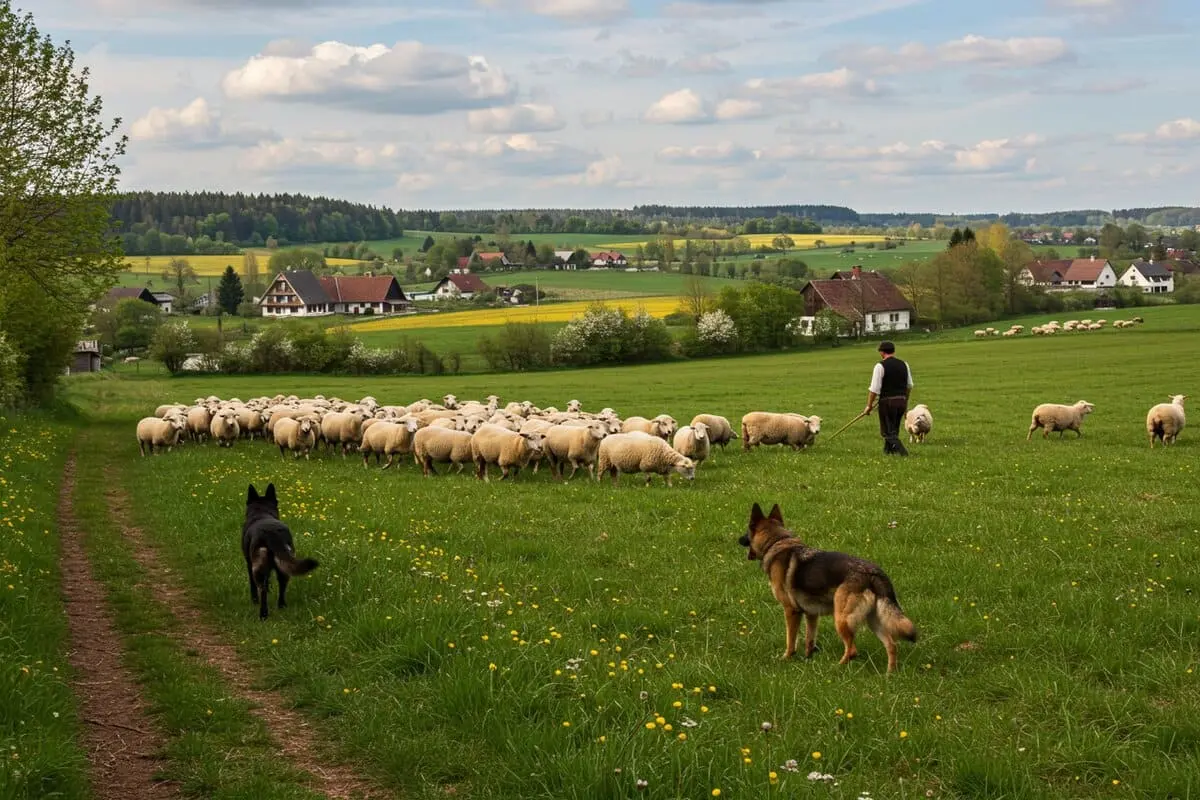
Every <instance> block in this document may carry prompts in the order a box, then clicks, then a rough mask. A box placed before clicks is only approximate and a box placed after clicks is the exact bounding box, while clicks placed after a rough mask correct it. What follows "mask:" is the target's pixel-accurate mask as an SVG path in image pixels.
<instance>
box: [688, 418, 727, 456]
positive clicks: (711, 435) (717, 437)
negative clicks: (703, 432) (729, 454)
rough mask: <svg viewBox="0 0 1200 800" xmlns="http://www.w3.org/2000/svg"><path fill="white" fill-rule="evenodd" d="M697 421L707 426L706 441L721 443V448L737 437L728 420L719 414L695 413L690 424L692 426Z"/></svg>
mask: <svg viewBox="0 0 1200 800" xmlns="http://www.w3.org/2000/svg"><path fill="white" fill-rule="evenodd" d="M698 423H704V424H705V425H707V426H708V441H709V442H711V443H712V444H719V445H721V449H722V450H724V449H725V445H727V444H729V443H730V442H731V441H733V440H734V439H736V438H738V435H737V432H736V431H734V429H733V426H732V425H731V424H729V420H727V419H726V418H725V417H722V416H720V415H719V414H697V415H696V416H694V417H692V421H691V425H692V426H693V427H694V426H695V425H697V424H698Z"/></svg>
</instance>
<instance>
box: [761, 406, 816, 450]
mask: <svg viewBox="0 0 1200 800" xmlns="http://www.w3.org/2000/svg"><path fill="white" fill-rule="evenodd" d="M820 432H821V418H820V417H815V416H814V417H805V416H803V415H801V414H791V413H788V414H776V413H772V412H769V411H751V412H750V413H749V414H746V415H745V416H744V417H742V449H743V450H749V449H750V448H752V447H758V446H759V445H760V444H786V445H789V446H790V447H791V448H792V449H793V450H802V449H803V448H805V447H807V446H808V445H810V444H812V443H813V440H814V439H815V437H816V435H817V434H818V433H820Z"/></svg>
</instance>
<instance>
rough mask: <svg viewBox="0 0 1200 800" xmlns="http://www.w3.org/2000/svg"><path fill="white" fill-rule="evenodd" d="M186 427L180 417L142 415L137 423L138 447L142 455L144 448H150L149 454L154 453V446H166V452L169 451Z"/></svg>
mask: <svg viewBox="0 0 1200 800" xmlns="http://www.w3.org/2000/svg"><path fill="white" fill-rule="evenodd" d="M186 429H187V422H186V421H185V420H184V419H182V418H180V417H175V418H173V419H160V418H158V417H143V418H142V419H141V420H140V421H139V422H138V424H137V440H138V449H139V450H140V451H141V453H142V455H143V456H145V455H146V448H147V447H148V448H150V455H154V448H155V447H158V448H163V447H165V448H167V452H168V453H169V452H171V448H172V447H174V446H175V445H177V444H179V441H180V438H181V437H182V436H183V432H184V431H185V430H186Z"/></svg>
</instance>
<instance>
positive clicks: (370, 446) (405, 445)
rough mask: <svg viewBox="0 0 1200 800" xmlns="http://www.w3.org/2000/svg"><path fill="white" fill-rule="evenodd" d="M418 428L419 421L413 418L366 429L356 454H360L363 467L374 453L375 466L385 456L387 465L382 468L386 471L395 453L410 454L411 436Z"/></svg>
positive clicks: (419, 425) (388, 421) (381, 423)
mask: <svg viewBox="0 0 1200 800" xmlns="http://www.w3.org/2000/svg"><path fill="white" fill-rule="evenodd" d="M420 428H421V421H420V420H418V419H416V418H415V417H405V418H404V419H397V420H386V421H383V422H380V423H379V424H378V425H372V426H371V427H370V428H367V429H366V430H365V431H364V432H363V435H362V444H360V445H359V446H358V452H360V453H362V457H363V466H364V467H365V466H367V460H368V459H369V458H370V456H371V454H372V453H374V454H375V463H376V464H378V463H379V459H380V457H381V456H385V455H386V456H387V463H386V464H384V465H383V468H384V469H387V468H388V467H390V466H391V465H392V462H393V461H394V460H395V458H396V454H397V453H400V454H406V453H411V452H412V449H413V436H414V435H415V434H416V432H417V431H418V430H419V429H420Z"/></svg>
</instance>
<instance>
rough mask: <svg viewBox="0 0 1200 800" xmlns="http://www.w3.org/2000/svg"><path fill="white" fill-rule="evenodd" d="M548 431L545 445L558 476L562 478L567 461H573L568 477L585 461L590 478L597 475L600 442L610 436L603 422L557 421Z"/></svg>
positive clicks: (573, 474) (552, 466) (572, 476)
mask: <svg viewBox="0 0 1200 800" xmlns="http://www.w3.org/2000/svg"><path fill="white" fill-rule="evenodd" d="M545 434H546V443H545V447H544V449H545V452H546V456H547V457H548V458H549V459H550V470H551V472H552V473H553V474H554V477H556V478H562V476H563V475H562V472H563V465H564V464H570V465H571V474H570V475H568V476H567V477H566V478H564V480H568V481H569V480H571V478H574V477H575V472H576V470H578V469H579V467H580V466H581V465H582V466H586V467H587V471H588V477H589V478H590V477H593V476H594V475H595V473H596V459H597V457H598V455H599V453H600V443H601V442H602V441H604V438H605V437H606V436H608V428H607V427H606V426H605V424H604V423H603V422H600V421H599V420H593V421H591V422H589V423H588V424H587V425H586V426H584V427H576V426H568V425H554V426H551V427H550V428H549V429H548V430H547V431H545Z"/></svg>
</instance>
